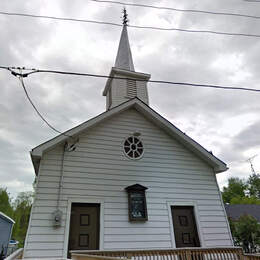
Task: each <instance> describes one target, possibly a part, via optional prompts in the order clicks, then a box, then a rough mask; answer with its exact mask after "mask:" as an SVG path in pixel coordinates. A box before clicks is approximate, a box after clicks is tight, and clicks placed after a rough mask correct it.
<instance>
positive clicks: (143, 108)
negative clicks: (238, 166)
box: [31, 98, 228, 175]
mask: <svg viewBox="0 0 260 260" xmlns="http://www.w3.org/2000/svg"><path fill="white" fill-rule="evenodd" d="M130 107H135V109H136V110H137V111H139V112H140V113H142V114H143V115H144V116H146V117H147V118H148V119H149V120H152V121H153V122H154V123H155V124H156V125H157V126H159V127H161V128H162V129H164V130H165V131H166V132H167V133H168V134H169V135H170V136H172V137H173V138H177V139H178V141H179V142H180V143H182V144H183V145H184V146H185V147H186V148H187V149H189V150H191V151H193V152H194V153H196V154H197V155H198V156H199V157H200V158H201V159H202V160H204V161H205V162H206V163H208V164H209V165H210V166H211V167H212V168H213V169H214V172H215V173H220V172H224V171H226V170H228V167H227V165H226V164H225V163H224V162H223V161H221V160H220V159H218V158H217V157H215V156H214V155H213V154H212V153H210V152H209V151H207V150H206V149H205V148H204V147H202V146H201V145H200V144H199V143H197V142H196V141H194V140H193V139H192V138H190V137H189V136H187V135H186V134H185V133H184V132H182V131H181V130H180V129H178V128H177V127H176V126H174V125H173V124H172V123H171V122H169V121H168V120H166V119H165V118H163V117H162V116H161V115H159V114H158V113H157V112H156V111H154V110H153V109H152V108H150V107H149V106H148V105H146V104H145V103H144V102H142V101H141V100H140V99H138V98H134V99H131V100H129V101H126V102H125V103H122V104H120V105H118V106H116V107H114V108H112V109H111V110H108V111H106V112H104V113H102V114H100V115H98V116H97V117H94V118H92V119H90V120H88V121H86V122H84V123H82V124H81V125H79V126H76V127H74V128H72V129H70V130H68V131H66V132H65V133H64V134H66V135H64V134H61V135H59V136H57V137H55V138H53V139H51V140H49V141H47V142H45V143H43V144H41V145H39V146H37V147H36V148H34V149H32V151H31V157H32V161H33V165H34V169H35V173H36V175H37V173H38V170H39V164H40V160H41V157H42V154H43V152H45V151H47V150H50V149H52V148H53V147H54V146H56V145H59V144H61V143H63V142H65V141H67V139H68V136H74V137H75V136H78V135H79V134H80V133H81V132H83V131H85V130H86V129H87V128H90V127H94V126H95V125H96V124H98V123H99V122H101V121H102V120H104V119H108V118H109V117H111V116H113V115H115V114H117V113H119V112H122V111H125V110H126V109H129V108H130Z"/></svg>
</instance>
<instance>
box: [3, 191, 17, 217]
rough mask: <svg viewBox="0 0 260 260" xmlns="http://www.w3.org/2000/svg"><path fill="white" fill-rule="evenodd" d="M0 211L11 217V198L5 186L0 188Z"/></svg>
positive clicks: (12, 213) (12, 212)
mask: <svg viewBox="0 0 260 260" xmlns="http://www.w3.org/2000/svg"><path fill="white" fill-rule="evenodd" d="M0 211H1V212H3V213H4V214H5V215H7V216H8V217H10V218H13V215H14V211H13V208H12V204H11V198H10V196H9V194H8V192H7V189H6V188H0Z"/></svg>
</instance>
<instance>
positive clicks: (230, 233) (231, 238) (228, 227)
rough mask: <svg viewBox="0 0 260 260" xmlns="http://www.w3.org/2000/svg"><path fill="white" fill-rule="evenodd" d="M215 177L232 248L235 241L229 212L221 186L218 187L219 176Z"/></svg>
mask: <svg viewBox="0 0 260 260" xmlns="http://www.w3.org/2000/svg"><path fill="white" fill-rule="evenodd" d="M214 175H215V182H216V185H217V189H218V194H219V199H220V201H221V206H222V208H223V211H224V216H225V219H226V222H227V229H228V234H229V237H230V240H231V243H232V246H234V240H233V236H232V232H231V229H230V225H229V221H228V216H227V212H226V209H225V204H224V202H223V198H222V194H221V191H220V188H219V185H218V180H217V176H216V174H215V173H214Z"/></svg>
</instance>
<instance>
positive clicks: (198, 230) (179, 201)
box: [167, 200, 205, 248]
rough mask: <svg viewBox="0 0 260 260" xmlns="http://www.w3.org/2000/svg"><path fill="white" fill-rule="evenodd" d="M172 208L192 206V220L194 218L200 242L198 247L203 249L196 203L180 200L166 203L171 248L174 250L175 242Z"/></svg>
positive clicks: (203, 244)
mask: <svg viewBox="0 0 260 260" xmlns="http://www.w3.org/2000/svg"><path fill="white" fill-rule="evenodd" d="M172 206H173V207H174V206H192V207H193V209H194V211H193V214H194V218H195V223H196V226H197V232H198V236H199V240H200V246H201V247H205V242H204V239H203V235H202V229H201V224H200V217H199V210H198V205H197V202H196V201H182V200H175V201H167V208H168V215H169V221H170V229H171V230H170V231H171V232H170V234H171V242H172V247H173V248H176V242H175V233H174V226H173V221H172V211H171V207H172Z"/></svg>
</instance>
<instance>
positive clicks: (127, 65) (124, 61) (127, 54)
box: [115, 8, 135, 71]
mask: <svg viewBox="0 0 260 260" xmlns="http://www.w3.org/2000/svg"><path fill="white" fill-rule="evenodd" d="M127 16H128V14H127V13H126V9H125V8H124V9H123V29H122V32H121V37H120V41H119V46H118V51H117V56H116V62H115V67H116V68H119V69H124V70H131V71H135V69H134V63H133V58H132V53H131V48H130V44H129V39H128V32H127V23H128V19H127Z"/></svg>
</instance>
